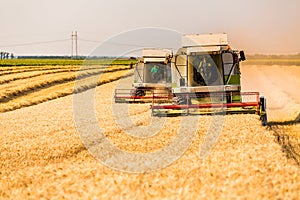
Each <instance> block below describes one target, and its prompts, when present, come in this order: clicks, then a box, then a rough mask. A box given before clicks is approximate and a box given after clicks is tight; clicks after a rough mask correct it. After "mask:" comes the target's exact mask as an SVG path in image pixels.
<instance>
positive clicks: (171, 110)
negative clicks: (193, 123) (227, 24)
mask: <svg viewBox="0 0 300 200" xmlns="http://www.w3.org/2000/svg"><path fill="white" fill-rule="evenodd" d="M182 45H183V46H182V48H181V49H179V50H178V52H177V54H176V55H175V56H174V57H173V58H172V64H171V71H172V94H173V103H172V104H166V103H163V104H157V103H155V102H154V101H153V103H152V106H151V109H152V115H154V116H169V115H189V114H190V115H191V114H212V113H226V114H230V113H249V114H258V115H260V118H261V120H262V124H263V125H264V126H265V125H267V113H266V100H265V98H264V97H260V96H259V93H258V92H241V83H240V76H241V74H240V67H239V64H240V62H241V61H244V60H245V59H246V58H245V55H244V52H243V51H236V50H232V49H231V48H230V47H229V45H228V43H227V34H203V35H199V34H196V35H183V36H182Z"/></svg>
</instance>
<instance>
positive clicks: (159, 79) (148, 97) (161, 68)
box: [114, 48, 173, 103]
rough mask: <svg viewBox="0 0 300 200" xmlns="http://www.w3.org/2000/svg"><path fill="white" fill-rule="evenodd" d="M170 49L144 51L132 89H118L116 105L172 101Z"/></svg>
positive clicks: (136, 67)
mask: <svg viewBox="0 0 300 200" xmlns="http://www.w3.org/2000/svg"><path fill="white" fill-rule="evenodd" d="M172 56H173V53H172V51H171V50H169V49H157V48H148V49H143V52H142V58H141V59H139V61H138V62H137V64H136V65H135V68H134V82H133V84H132V86H133V88H131V89H116V90H115V95H114V99H115V102H116V103H138V102H140V103H142V102H151V101H153V100H154V101H162V102H165V101H171V100H172V93H171V59H172Z"/></svg>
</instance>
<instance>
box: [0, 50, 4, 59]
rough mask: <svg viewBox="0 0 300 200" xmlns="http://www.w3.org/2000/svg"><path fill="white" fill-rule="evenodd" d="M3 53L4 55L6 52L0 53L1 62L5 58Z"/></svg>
mask: <svg viewBox="0 0 300 200" xmlns="http://www.w3.org/2000/svg"><path fill="white" fill-rule="evenodd" d="M3 53H4V52H2V51H1V52H0V59H1V60H2V58H3Z"/></svg>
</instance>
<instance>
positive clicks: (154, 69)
mask: <svg viewBox="0 0 300 200" xmlns="http://www.w3.org/2000/svg"><path fill="white" fill-rule="evenodd" d="M151 75H152V79H153V80H157V76H158V66H157V65H153V67H152V68H151Z"/></svg>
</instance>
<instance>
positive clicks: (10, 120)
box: [0, 82, 300, 199]
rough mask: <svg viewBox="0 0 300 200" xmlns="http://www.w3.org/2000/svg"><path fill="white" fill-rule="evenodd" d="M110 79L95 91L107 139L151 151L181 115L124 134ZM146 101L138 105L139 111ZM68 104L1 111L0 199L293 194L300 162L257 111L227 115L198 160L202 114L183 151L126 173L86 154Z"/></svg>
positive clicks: (205, 126) (206, 123)
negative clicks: (168, 161)
mask: <svg viewBox="0 0 300 200" xmlns="http://www.w3.org/2000/svg"><path fill="white" fill-rule="evenodd" d="M115 86H116V82H112V83H108V84H105V85H102V86H100V87H98V88H97V90H96V96H95V102H96V111H95V112H96V115H97V117H98V121H99V125H101V127H104V131H105V134H106V135H107V137H108V138H109V139H110V140H111V142H113V143H114V144H115V145H116V146H118V147H119V148H122V149H124V150H127V151H132V152H145V149H146V150H147V151H153V150H155V149H158V148H163V147H164V146H165V145H167V144H168V143H170V142H171V141H172V138H173V137H174V136H175V134H176V127H177V126H178V122H180V120H181V118H180V117H178V118H168V119H167V121H166V125H168V128H165V129H163V130H162V131H160V132H159V133H158V134H157V135H155V136H153V137H152V138H149V139H147V140H145V139H139V138H134V137H132V136H127V135H125V134H124V133H122V130H120V128H119V127H118V126H116V124H115V118H116V116H113V114H112V111H111V109H110V106H111V101H112V94H113V89H114V88H115ZM146 106H149V105H147V104H145V105H139V107H140V108H142V110H143V109H144V108H145V107H146ZM72 109H73V107H72V97H71V96H68V97H64V98H60V99H57V100H53V101H49V102H46V103H43V104H39V105H37V106H34V107H28V108H23V109H20V110H16V111H12V112H7V113H2V114H1V116H0V117H1V120H0V130H1V134H0V153H1V161H0V173H1V180H0V197H1V198H11V199H16V198H21V199H24V198H25V199H37V198H60V199H63V198H65V199H79V198H80V199H111V198H115V199H120V198H127V199H149V198H156V199H161V198H167V199H180V198H182V199H195V198H198V199H199V198H203V199H215V198H219V199H232V198H253V199H262V198H265V199H276V198H279V199H283V198H288V199H293V198H294V199H296V198H298V197H299V193H300V191H299V187H300V175H299V168H298V167H297V166H296V165H294V163H292V162H290V161H289V160H288V159H287V158H286V157H285V155H284V153H283V152H282V151H281V148H280V146H279V145H278V144H277V143H276V141H275V138H274V136H273V132H272V131H270V130H268V129H266V128H263V127H262V126H261V124H260V121H259V119H258V116H256V115H230V116H226V117H225V121H224V124H223V130H222V133H221V135H220V137H219V139H218V142H217V143H216V145H215V146H214V148H213V150H212V151H211V153H210V154H209V155H208V156H207V157H206V158H205V159H200V157H199V150H200V147H201V145H202V144H203V141H204V139H205V136H206V134H207V132H208V130H209V127H210V123H211V116H201V117H200V118H199V121H200V123H199V127H198V131H197V134H196V136H195V138H194V140H193V142H192V144H191V146H190V147H189V149H188V150H187V152H186V153H185V154H184V156H182V157H181V158H180V159H179V160H177V161H176V162H175V163H173V164H172V165H170V166H169V167H167V168H165V169H162V170H159V171H157V172H152V173H148V174H147V173H146V174H130V173H124V172H119V171H114V170H112V169H110V168H107V167H104V166H103V165H101V164H100V163H99V162H98V161H97V160H95V159H94V158H93V157H92V156H91V155H90V154H89V153H88V151H87V150H86V149H85V148H84V146H83V145H82V143H81V141H80V139H79V136H78V133H77V132H76V130H75V124H74V121H73V112H72ZM143 111H145V112H141V111H140V109H136V111H135V110H134V109H131V110H130V112H129V113H130V115H131V116H132V117H135V116H136V117H137V118H138V117H144V118H145V121H146V124H147V123H149V122H148V121H149V120H150V119H151V117H149V112H148V110H147V109H145V110H143ZM135 112H136V113H135ZM115 114H117V113H115ZM133 121H134V122H137V121H138V119H134V120H133ZM86 123H89V119H87V122H86ZM137 123H138V122H137ZM172 126H173V127H174V128H172Z"/></svg>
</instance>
